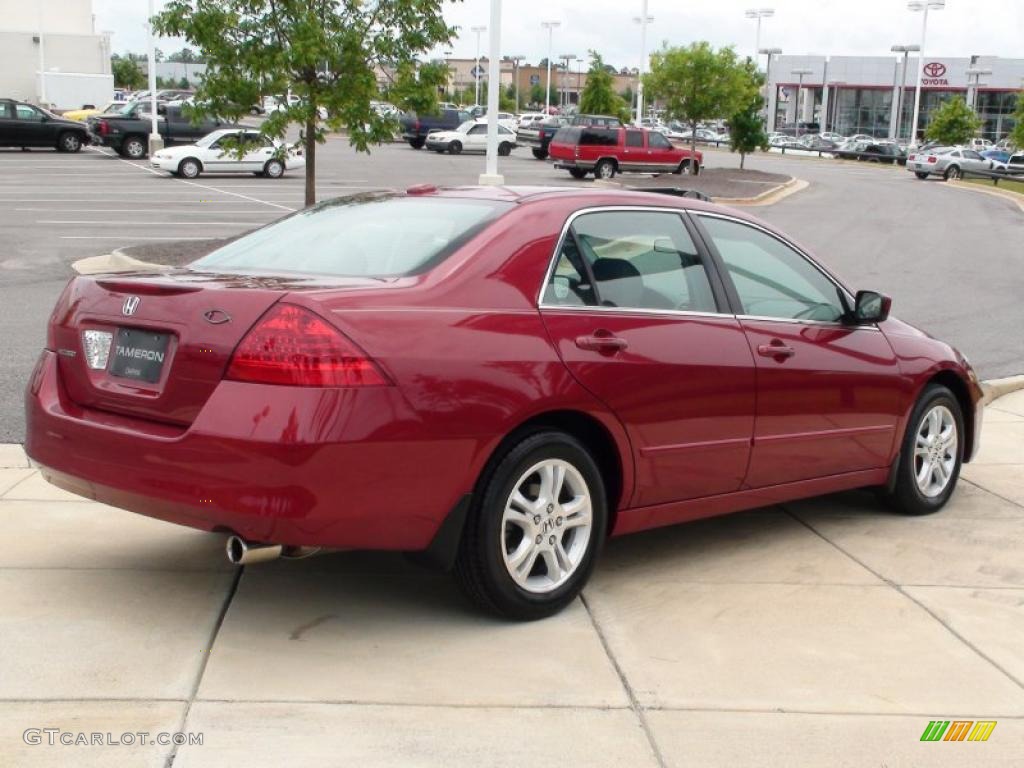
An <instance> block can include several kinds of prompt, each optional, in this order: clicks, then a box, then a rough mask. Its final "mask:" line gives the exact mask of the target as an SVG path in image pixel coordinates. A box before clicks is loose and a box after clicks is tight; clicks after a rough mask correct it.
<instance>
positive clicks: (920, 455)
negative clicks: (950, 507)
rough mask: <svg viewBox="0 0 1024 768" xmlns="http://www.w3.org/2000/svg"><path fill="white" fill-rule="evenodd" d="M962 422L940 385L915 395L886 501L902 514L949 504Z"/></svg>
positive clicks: (960, 447) (957, 473) (954, 401)
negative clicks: (894, 481)
mask: <svg viewBox="0 0 1024 768" xmlns="http://www.w3.org/2000/svg"><path fill="white" fill-rule="evenodd" d="M963 434H964V418H963V412H962V411H961V409H960V403H959V402H957V399H956V397H954V395H953V393H952V392H950V391H949V389H947V388H946V387H944V386H942V385H941V384H932V385H931V386H929V387H928V388H927V389H925V391H924V392H923V393H922V394H921V397H920V399H919V400H918V401H917V405H915V406H914V410H913V412H912V413H911V414H910V419H909V421H908V422H907V431H906V434H904V436H903V443H902V445H901V447H900V458H899V466H898V467H897V469H896V484H895V487H894V488H893V490H892V492H891V493H889V494H887V496H886V500H887V501H888V502H889V504H890V505H891V506H892V507H893V508H894V509H895V510H896V511H897V512H901V513H903V514H905V515H927V514H930V513H932V512H937V511H938V510H940V509H942V507H943V506H945V504H946V502H947V501H949V497H950V496H951V495H952V494H953V489H954V488H955V487H956V481H957V479H958V478H959V477H960V466H961V463H962V462H963V455H964V449H963Z"/></svg>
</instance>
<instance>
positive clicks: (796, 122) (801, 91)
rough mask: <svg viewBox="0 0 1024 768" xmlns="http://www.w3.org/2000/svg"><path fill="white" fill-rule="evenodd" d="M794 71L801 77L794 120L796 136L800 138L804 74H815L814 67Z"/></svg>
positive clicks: (797, 89) (797, 90) (793, 71)
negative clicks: (801, 96) (801, 95)
mask: <svg viewBox="0 0 1024 768" xmlns="http://www.w3.org/2000/svg"><path fill="white" fill-rule="evenodd" d="M792 73H793V74H794V75H796V76H797V77H798V78H799V84H798V85H797V87H796V119H795V120H794V121H793V122H794V123H795V124H796V136H795V138H798V139H799V138H800V94H801V93H803V90H804V75H812V74H814V70H813V69H794V70H792Z"/></svg>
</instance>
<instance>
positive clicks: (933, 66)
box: [924, 61, 946, 77]
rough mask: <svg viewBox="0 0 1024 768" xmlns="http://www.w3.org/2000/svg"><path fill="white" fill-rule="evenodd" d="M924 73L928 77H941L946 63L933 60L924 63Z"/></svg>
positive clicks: (944, 71) (944, 72)
mask: <svg viewBox="0 0 1024 768" xmlns="http://www.w3.org/2000/svg"><path fill="white" fill-rule="evenodd" d="M924 73H925V74H926V75H927V76H928V77H942V76H943V75H944V74H946V65H945V64H943V63H941V62H939V61H933V62H931V63H929V64H925V65H924Z"/></svg>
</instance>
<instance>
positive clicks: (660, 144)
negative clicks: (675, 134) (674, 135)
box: [647, 133, 672, 149]
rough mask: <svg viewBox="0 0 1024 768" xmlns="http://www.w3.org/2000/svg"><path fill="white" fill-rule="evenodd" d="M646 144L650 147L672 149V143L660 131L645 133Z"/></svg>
mask: <svg viewBox="0 0 1024 768" xmlns="http://www.w3.org/2000/svg"><path fill="white" fill-rule="evenodd" d="M647 145H648V146H649V147H650V148H651V149H672V143H671V142H670V141H669V140H668V139H666V138H665V137H664V136H662V135H661V134H660V133H649V134H647Z"/></svg>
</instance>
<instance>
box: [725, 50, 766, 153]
mask: <svg viewBox="0 0 1024 768" xmlns="http://www.w3.org/2000/svg"><path fill="white" fill-rule="evenodd" d="M743 66H744V67H745V68H746V70H747V74H748V76H749V77H750V78H751V80H752V81H753V82H754V83H755V84H756V87H757V92H756V95H755V96H754V97H753V98H751V99H750V101H749V102H747V104H746V106H745V107H743V108H742V109H740V110H739V111H738V112H736V114H734V115H733V116H732V117H731V118H729V146H730V148H731V149H732V151H733V152H739V153H740V170H741V171H742V170H743V165H744V162H745V161H746V159H747V155H748V154H750V153H751V152H754V151H756V150H758V149H760V150H762V151H767V149H768V134H767V133H765V130H764V119H763V118H762V117H761V110H762V109H764V99H763V98H762V96H761V88H762V87H763V86H764V75H762V74H761V73H760V72H758V71H757V65H756V64H755V63H754V62H753V61H752V60H751V59H749V58H748V59H747V60H746V61H745V62H744V63H743Z"/></svg>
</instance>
